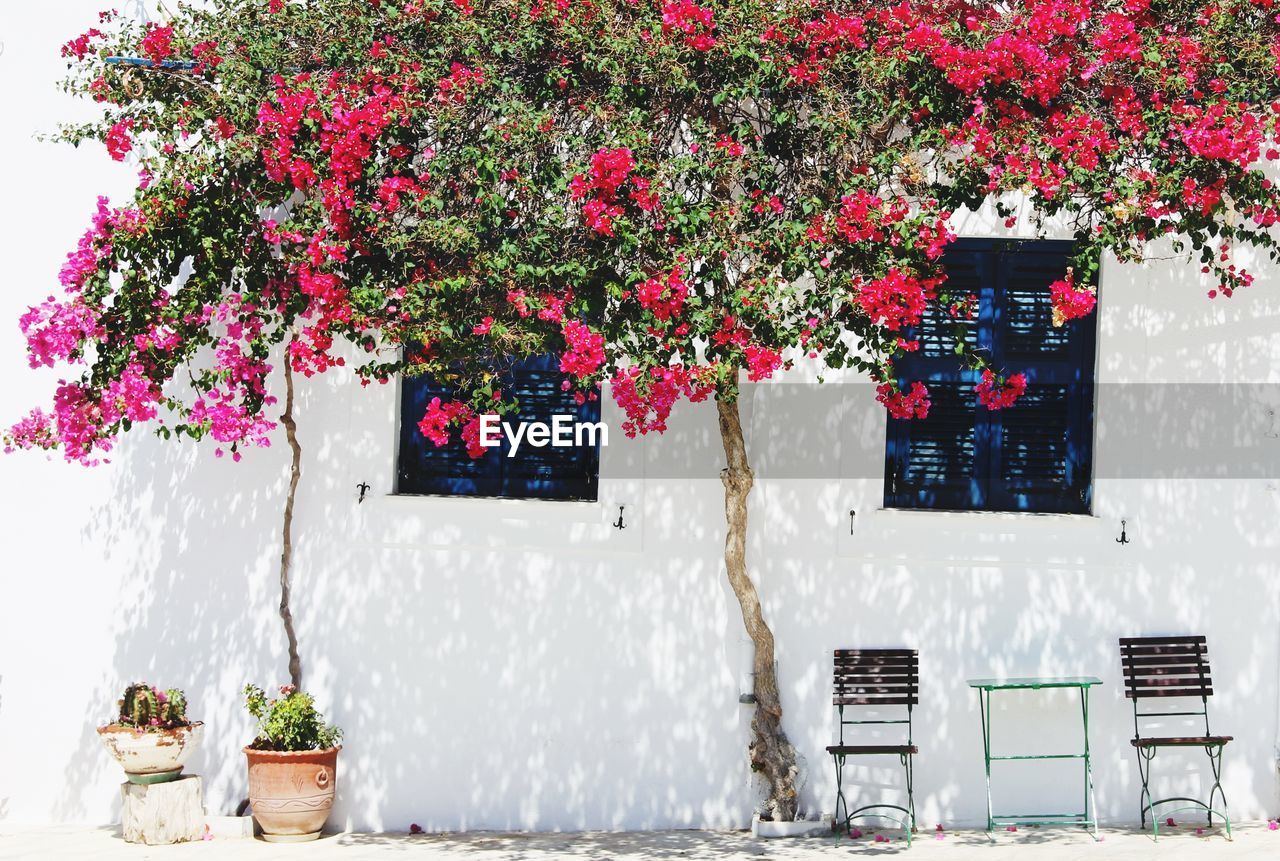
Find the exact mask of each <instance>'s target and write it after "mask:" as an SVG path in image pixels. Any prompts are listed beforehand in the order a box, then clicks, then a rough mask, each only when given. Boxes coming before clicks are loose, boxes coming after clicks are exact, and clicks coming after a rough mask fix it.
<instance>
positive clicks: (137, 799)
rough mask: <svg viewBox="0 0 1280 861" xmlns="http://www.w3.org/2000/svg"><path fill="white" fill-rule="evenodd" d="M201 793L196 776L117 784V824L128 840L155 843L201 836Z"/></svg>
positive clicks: (202, 802)
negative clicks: (118, 789)
mask: <svg viewBox="0 0 1280 861" xmlns="http://www.w3.org/2000/svg"><path fill="white" fill-rule="evenodd" d="M204 821H205V820H204V793H203V791H202V787H201V785H200V778H199V777H197V776H195V775H188V776H185V777H180V778H178V779H177V780H174V781H171V782H169V783H153V784H150V785H149V786H143V785H140V784H135V783H123V784H121V785H120V824H121V828H122V830H123V832H124V839H125V840H127V841H128V842H130V843H146V844H148V845H149V846H156V845H159V844H163V843H184V842H186V841H188V840H199V839H200V838H201V837H203V836H204Z"/></svg>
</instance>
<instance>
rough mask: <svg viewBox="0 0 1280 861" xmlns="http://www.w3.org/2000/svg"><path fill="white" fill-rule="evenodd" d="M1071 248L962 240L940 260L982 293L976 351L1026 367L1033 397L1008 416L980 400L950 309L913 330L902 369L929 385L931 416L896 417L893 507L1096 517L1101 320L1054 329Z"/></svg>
mask: <svg viewBox="0 0 1280 861" xmlns="http://www.w3.org/2000/svg"><path fill="white" fill-rule="evenodd" d="M1071 249H1072V246H1071V243H1070V242H1049V241H1042V242H1025V243H1012V242H1005V241H1000V240H976V239H963V240H959V241H958V242H956V243H954V244H953V245H952V246H951V248H949V249H948V251H947V253H946V255H945V257H944V258H943V265H944V266H945V267H946V270H947V273H948V284H947V288H946V289H948V290H950V291H954V292H956V293H962V292H963V293H972V294H974V295H976V296H977V297H978V300H979V313H978V319H977V321H976V322H975V323H974V324H973V325H972V326H971V327H969V329H968V331H966V333H965V340H966V341H967V342H968V343H969V344H970V346H974V345H976V346H977V347H978V348H979V349H980V350H982V351H985V352H986V354H987V355H989V356H990V358H991V360H992V363H993V364H994V365H995V366H996V367H997V368H1001V367H1002V368H1006V369H1007V370H1008V371H1009V372H1011V373H1016V372H1018V371H1022V372H1024V373H1026V375H1027V379H1028V387H1027V393H1026V394H1025V395H1023V397H1022V398H1020V399H1019V401H1018V403H1017V404H1015V405H1014V406H1013V407H1012V408H1010V409H1006V410H994V411H992V410H988V409H987V408H986V407H983V406H980V405H978V404H977V399H976V396H975V394H974V391H973V387H974V386H975V385H976V384H977V382H978V379H979V377H978V375H977V374H975V373H974V372H972V371H966V370H963V369H962V368H961V367H960V365H959V357H958V356H956V355H955V353H954V352H952V346H953V345H954V340H955V339H954V337H953V336H952V334H951V332H950V331H949V326H950V321H949V320H948V319H947V318H946V317H945V316H943V313H944V312H939V311H936V310H931V312H930V314H929V315H928V316H926V317H925V319H924V320H922V321H921V325H920V326H919V327H917V328H916V330H915V331H913V332H911V333H909V336H910V337H914V338H916V339H917V340H919V341H920V350H919V351H918V352H917V353H914V354H909V355H907V356H904V357H903V358H901V359H900V360H899V361H898V364H897V374H898V378H899V382H900V384H901V385H906V384H908V383H910V382H912V381H915V380H921V381H923V382H924V383H925V384H926V385H927V386H928V387H929V392H930V400H931V401H932V402H933V406H932V408H931V409H930V411H929V417H928V418H926V419H910V420H898V419H892V418H891V419H889V426H888V446H887V452H886V469H885V505H886V506H889V507H901V508H932V509H955V510H966V509H968V510H992V511H1040V512H1064V513H1087V512H1088V511H1089V506H1090V502H1091V500H1090V492H1091V491H1090V480H1091V474H1092V449H1093V376H1094V362H1095V358H1094V356H1095V319H1096V318H1095V316H1094V315H1090V316H1088V317H1085V318H1083V319H1081V320H1073V321H1071V322H1069V323H1068V324H1067V325H1066V326H1064V327H1061V328H1054V326H1053V325H1052V308H1051V305H1050V301H1049V284H1050V283H1051V282H1052V281H1054V280H1056V279H1058V278H1061V277H1062V275H1063V273H1064V272H1065V270H1066V266H1067V260H1068V258H1069V256H1070V254H1071Z"/></svg>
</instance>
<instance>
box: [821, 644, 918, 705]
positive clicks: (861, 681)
mask: <svg viewBox="0 0 1280 861" xmlns="http://www.w3.org/2000/svg"><path fill="white" fill-rule="evenodd" d="M919 677H920V655H919V653H918V652H917V651H916V650H915V649H836V650H835V672H834V682H833V689H832V701H831V702H832V705H836V706H907V707H908V708H910V707H911V706H914V705H916V703H917V702H919Z"/></svg>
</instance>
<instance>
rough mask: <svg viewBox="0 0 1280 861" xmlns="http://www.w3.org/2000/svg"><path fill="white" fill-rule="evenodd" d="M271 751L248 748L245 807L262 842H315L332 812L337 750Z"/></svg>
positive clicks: (339, 747)
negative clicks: (251, 816) (255, 822)
mask: <svg viewBox="0 0 1280 861" xmlns="http://www.w3.org/2000/svg"><path fill="white" fill-rule="evenodd" d="M340 750H342V745H338V746H337V747H331V748H329V749H328V750H299V751H275V750H254V749H253V748H250V747H246V748H245V749H244V752H245V755H246V756H247V757H248V758H249V803H250V804H251V805H252V806H253V818H254V819H255V820H256V821H257V823H258V826H259V827H260V828H261V829H262V839H264V840H268V841H271V842H272V843H301V842H302V841H304V840H315V839H316V838H317V837H319V836H320V829H321V828H324V823H325V820H326V819H328V818H329V811H330V810H332V809H333V795H334V789H335V787H336V786H337V783H338V751H340Z"/></svg>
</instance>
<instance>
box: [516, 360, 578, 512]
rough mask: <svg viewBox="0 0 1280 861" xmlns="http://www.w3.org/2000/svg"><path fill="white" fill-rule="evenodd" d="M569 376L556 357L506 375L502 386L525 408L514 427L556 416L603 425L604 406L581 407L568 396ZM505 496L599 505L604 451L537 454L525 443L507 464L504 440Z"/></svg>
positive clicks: (544, 450) (575, 448) (550, 448)
mask: <svg viewBox="0 0 1280 861" xmlns="http://www.w3.org/2000/svg"><path fill="white" fill-rule="evenodd" d="M564 378H565V375H564V374H563V373H562V372H561V371H560V365H559V361H558V360H557V359H556V357H554V356H538V357H535V358H532V359H526V360H524V361H523V362H520V363H519V364H517V365H516V366H514V367H513V368H512V370H511V372H510V373H509V374H506V375H504V379H503V383H504V385H506V386H509V387H510V391H511V393H512V394H513V395H514V396H515V398H516V399H517V400H518V401H519V403H520V412H519V413H518V414H516V415H515V416H513V417H511V418H508V421H510V422H512V423H514V422H534V421H538V422H545V423H546V424H548V425H550V424H551V423H552V421H553V420H554V419H555V416H556V415H568V416H572V417H573V419H574V421H575V422H598V421H600V401H599V400H596V401H590V402H588V403H585V404H581V405H579V404H578V403H577V402H576V401H575V399H574V397H573V392H566V391H564V390H563V388H562V386H561V384H562V382H563V381H564ZM502 445H503V448H502V454H503V457H502V460H503V477H502V493H501V495H502V496H506V497H514V498H523V497H532V498H537V499H586V500H594V499H595V498H596V494H597V485H598V476H599V471H600V450H599V448H598V447H597V446H592V445H583V446H572V447H567V448H565V447H557V446H552V445H546V446H543V447H542V448H535V447H534V446H532V445H530V444H529V442H528V440H527V439H526V440H525V441H524V442H523V443H522V444H521V446H520V448H519V450H518V451H517V453H516V456H515V457H512V458H508V457H507V456H506V453H507V443H506V440H505V439H504V440H503V444H502Z"/></svg>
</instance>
